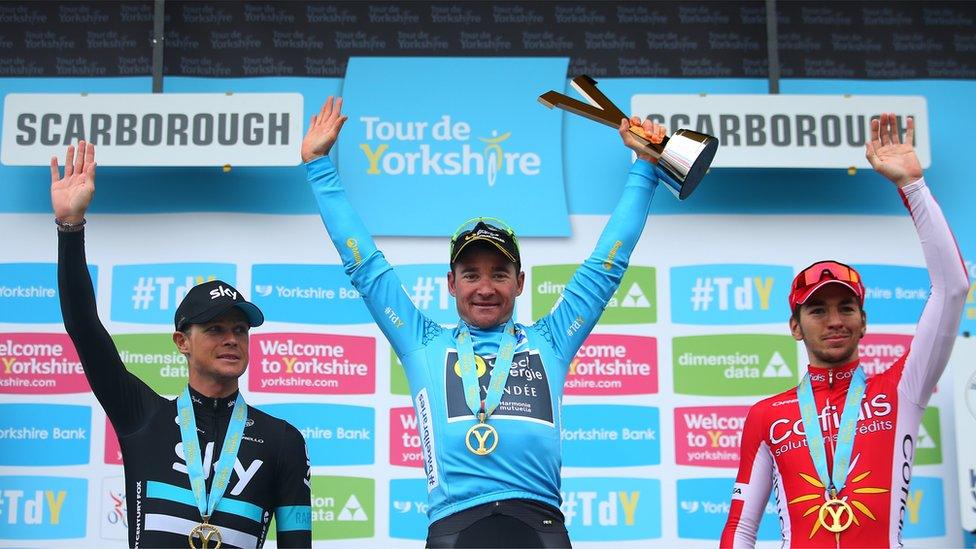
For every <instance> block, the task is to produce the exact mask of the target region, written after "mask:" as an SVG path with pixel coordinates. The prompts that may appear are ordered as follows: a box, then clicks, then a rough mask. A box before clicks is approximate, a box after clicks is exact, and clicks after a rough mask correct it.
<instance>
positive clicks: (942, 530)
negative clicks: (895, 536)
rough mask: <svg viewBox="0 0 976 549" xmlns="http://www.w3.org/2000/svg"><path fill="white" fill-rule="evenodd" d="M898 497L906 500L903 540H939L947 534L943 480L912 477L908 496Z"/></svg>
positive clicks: (900, 495)
mask: <svg viewBox="0 0 976 549" xmlns="http://www.w3.org/2000/svg"><path fill="white" fill-rule="evenodd" d="M893 497H894V495H893ZM898 497H900V498H902V499H904V500H905V515H904V519H903V520H904V528H903V529H902V531H901V535H902V537H903V538H908V539H913V538H937V537H941V536H944V535H945V534H946V527H945V504H944V500H943V491H942V479H940V478H936V477H912V483H911V484H910V485H909V487H908V495H907V496H906V495H905V494H898Z"/></svg>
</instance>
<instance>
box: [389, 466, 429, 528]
mask: <svg viewBox="0 0 976 549" xmlns="http://www.w3.org/2000/svg"><path fill="white" fill-rule="evenodd" d="M427 508H428V506H427V487H426V483H425V482H424V480H423V479H413V478H411V479H393V480H391V481H390V537H391V538H400V539H418V540H422V539H426V538H427Z"/></svg>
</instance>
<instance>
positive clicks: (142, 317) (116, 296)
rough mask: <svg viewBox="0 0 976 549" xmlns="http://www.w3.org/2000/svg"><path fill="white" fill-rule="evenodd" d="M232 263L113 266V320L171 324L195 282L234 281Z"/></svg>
mask: <svg viewBox="0 0 976 549" xmlns="http://www.w3.org/2000/svg"><path fill="white" fill-rule="evenodd" d="M236 273H237V266H236V265H234V264H232V263H156V264H149V265H116V266H115V267H113V268H112V320H114V321H116V322H134V323H137V324H168V325H170V326H172V325H173V316H174V315H175V314H176V308H177V307H179V305H180V302H181V301H183V298H184V297H185V296H186V293H187V292H189V291H190V289H191V288H193V287H194V286H196V285H197V284H202V283H204V282H207V281H208V280H214V279H219V280H223V281H225V282H227V283H228V284H231V285H233V284H234V283H235V282H234V280H235V279H236Z"/></svg>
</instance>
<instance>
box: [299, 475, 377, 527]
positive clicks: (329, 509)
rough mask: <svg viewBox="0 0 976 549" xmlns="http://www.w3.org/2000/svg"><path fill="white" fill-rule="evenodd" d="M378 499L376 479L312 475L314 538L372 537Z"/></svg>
mask: <svg viewBox="0 0 976 549" xmlns="http://www.w3.org/2000/svg"><path fill="white" fill-rule="evenodd" d="M375 501H376V481H375V480H374V479H371V478H360V477H330V476H312V540H322V539H355V538H371V537H373V536H374V535H375V524H376V505H375Z"/></svg>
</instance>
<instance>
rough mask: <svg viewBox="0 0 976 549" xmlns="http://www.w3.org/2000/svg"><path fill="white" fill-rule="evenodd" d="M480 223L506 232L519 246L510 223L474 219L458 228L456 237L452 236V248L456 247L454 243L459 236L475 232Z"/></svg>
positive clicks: (482, 218) (488, 218) (484, 218)
mask: <svg viewBox="0 0 976 549" xmlns="http://www.w3.org/2000/svg"><path fill="white" fill-rule="evenodd" d="M478 223H486V224H488V225H493V226H494V227H496V228H498V229H501V230H503V231H505V232H506V233H507V234H508V236H509V237H510V238H511V239H512V241H514V242H515V245H516V246H518V237H517V236H515V230H514V229H512V227H510V226H509V225H508V223H505V222H504V221H502V220H501V219H498V218H497V217H472V218H471V219H469V220H467V221H465V222H464V223H461V224H460V225H459V226H458V228H457V230H456V231H454V235H452V236H451V246H454V242H455V241H457V239H458V237H459V236H461V235H462V234H464V233H467V232H471V231H472V230H474V228H475V227H477V226H478Z"/></svg>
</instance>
